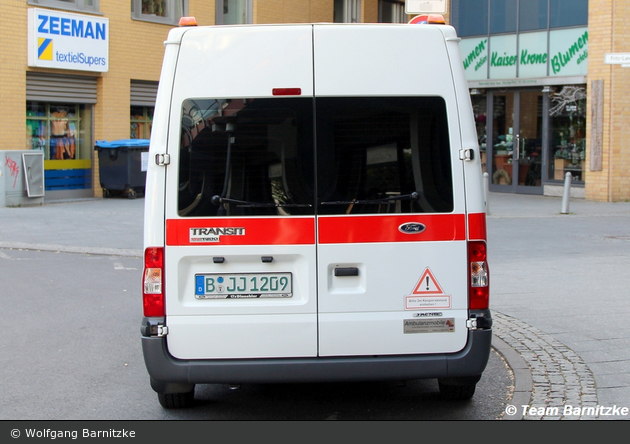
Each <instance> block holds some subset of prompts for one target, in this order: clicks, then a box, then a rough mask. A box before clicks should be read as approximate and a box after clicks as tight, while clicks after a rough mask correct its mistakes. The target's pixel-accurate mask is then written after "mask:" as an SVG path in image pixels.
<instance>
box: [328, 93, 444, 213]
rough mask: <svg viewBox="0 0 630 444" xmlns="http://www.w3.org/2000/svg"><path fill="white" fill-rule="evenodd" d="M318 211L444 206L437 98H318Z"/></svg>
mask: <svg viewBox="0 0 630 444" xmlns="http://www.w3.org/2000/svg"><path fill="white" fill-rule="evenodd" d="M316 109H317V122H316V128H317V137H316V140H317V159H318V160H317V162H318V165H317V166H318V174H317V190H318V207H317V212H318V214H374V213H422V212H450V211H452V210H453V186H452V172H451V154H450V145H449V135H448V127H447V120H446V106H445V103H444V100H443V99H442V98H439V97H418V98H395V97H387V98H347V97H344V98H318V99H316Z"/></svg>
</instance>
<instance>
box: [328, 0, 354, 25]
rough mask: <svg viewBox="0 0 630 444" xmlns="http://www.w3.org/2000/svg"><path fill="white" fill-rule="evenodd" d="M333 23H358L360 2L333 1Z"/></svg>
mask: <svg viewBox="0 0 630 444" xmlns="http://www.w3.org/2000/svg"><path fill="white" fill-rule="evenodd" d="M334 8H335V9H334V21H335V23H360V22H361V0H335V4H334Z"/></svg>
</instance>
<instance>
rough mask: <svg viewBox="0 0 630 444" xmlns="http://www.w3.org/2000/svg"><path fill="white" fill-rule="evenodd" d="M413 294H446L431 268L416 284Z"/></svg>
mask: <svg viewBox="0 0 630 444" xmlns="http://www.w3.org/2000/svg"><path fill="white" fill-rule="evenodd" d="M413 294H444V292H443V291H442V287H440V284H438V281H437V280H436V279H435V276H433V273H431V270H430V269H429V267H427V268H425V270H424V273H422V277H421V278H420V280H419V281H418V283H417V284H416V286H415V288H414V290H413Z"/></svg>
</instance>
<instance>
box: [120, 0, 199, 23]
mask: <svg viewBox="0 0 630 444" xmlns="http://www.w3.org/2000/svg"><path fill="white" fill-rule="evenodd" d="M187 10H188V0H131V17H132V18H133V19H135V20H142V21H146V22H155V23H164V24H167V25H176V24H177V23H178V22H179V19H180V18H182V17H183V16H185V15H186V14H187Z"/></svg>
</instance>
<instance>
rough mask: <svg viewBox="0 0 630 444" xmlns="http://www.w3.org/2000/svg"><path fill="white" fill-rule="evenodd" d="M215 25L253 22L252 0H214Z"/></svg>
mask: <svg viewBox="0 0 630 444" xmlns="http://www.w3.org/2000/svg"><path fill="white" fill-rule="evenodd" d="M215 4H216V14H215V17H216V20H215V21H216V24H217V25H242V24H247V23H253V19H252V17H253V7H252V0H216V2H215Z"/></svg>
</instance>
